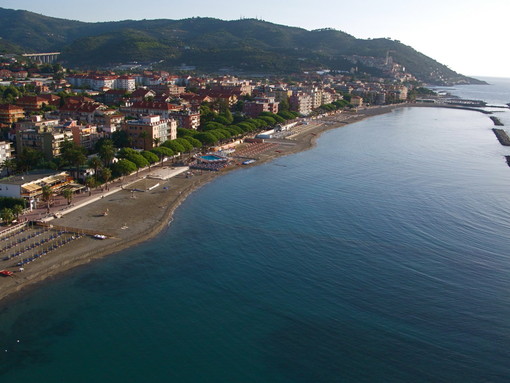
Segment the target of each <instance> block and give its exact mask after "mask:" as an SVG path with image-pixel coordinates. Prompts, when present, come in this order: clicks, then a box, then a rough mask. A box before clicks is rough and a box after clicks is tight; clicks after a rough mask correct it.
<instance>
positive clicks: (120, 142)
mask: <svg viewBox="0 0 510 383" xmlns="http://www.w3.org/2000/svg"><path fill="white" fill-rule="evenodd" d="M112 141H113V145H115V147H117V148H126V147H129V146H131V145H130V144H131V142H130V141H129V136H128V134H127V132H126V131H124V130H117V131H116V132H113V133H112Z"/></svg>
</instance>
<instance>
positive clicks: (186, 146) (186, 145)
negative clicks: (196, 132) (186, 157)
mask: <svg viewBox="0 0 510 383" xmlns="http://www.w3.org/2000/svg"><path fill="white" fill-rule="evenodd" d="M172 141H174V142H177V143H178V144H179V145H181V146H182V147H183V148H184V151H185V152H191V151H192V150H193V145H191V144H190V142H189V141H188V140H186V139H184V138H176V139H175V140H172Z"/></svg>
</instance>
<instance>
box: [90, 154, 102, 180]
mask: <svg viewBox="0 0 510 383" xmlns="http://www.w3.org/2000/svg"><path fill="white" fill-rule="evenodd" d="M88 166H89V167H91V168H92V169H94V175H95V176H96V177H97V170H98V169H99V168H101V167H102V166H103V162H102V161H101V159H100V158H99V157H97V156H94V157H92V158H91V159H89V160H88Z"/></svg>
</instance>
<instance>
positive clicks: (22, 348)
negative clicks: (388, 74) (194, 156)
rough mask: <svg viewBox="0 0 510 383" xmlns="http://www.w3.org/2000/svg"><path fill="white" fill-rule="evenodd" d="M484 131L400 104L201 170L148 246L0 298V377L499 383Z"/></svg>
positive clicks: (506, 344) (507, 265)
mask: <svg viewBox="0 0 510 383" xmlns="http://www.w3.org/2000/svg"><path fill="white" fill-rule="evenodd" d="M509 101H510V100H509ZM506 113H508V112H506V111H503V112H501V115H502V116H504V118H507V114H506ZM492 127H493V125H492V122H491V121H490V120H489V118H488V116H486V115H483V114H480V113H476V112H469V111H455V110H448V109H429V108H414V109H402V110H399V111H397V112H395V113H391V114H388V115H383V116H378V117H375V118H371V119H368V120H365V121H362V122H359V123H356V124H353V125H349V126H347V127H344V128H342V129H336V130H333V131H329V132H327V133H325V134H324V135H322V136H321V137H320V138H319V140H318V146H317V147H316V148H314V149H312V150H309V151H307V152H303V153H299V154H296V155H292V156H288V157H284V158H280V159H277V160H276V161H274V162H272V163H269V164H265V165H261V166H256V167H250V168H243V169H241V170H240V171H236V172H233V173H230V174H227V175H226V176H223V177H220V178H218V179H217V180H215V181H214V182H212V183H211V184H208V185H206V186H205V187H203V188H202V189H200V190H198V191H197V192H196V193H194V194H193V195H192V196H191V197H190V198H189V199H188V200H187V201H186V202H185V203H184V204H183V205H182V206H181V207H180V208H179V209H178V210H177V212H176V215H175V220H174V221H173V223H172V225H171V226H170V227H169V228H168V229H167V230H165V231H164V232H163V233H161V235H160V236H159V237H158V238H156V239H155V240H152V241H150V242H148V243H145V244H143V245H140V246H138V247H136V248H133V249H130V250H129V251H123V252H122V253H120V254H116V255H113V256H111V257H108V258H106V259H104V260H101V261H98V262H95V263H93V264H91V265H87V266H85V267H81V268H79V269H77V270H75V271H73V272H71V273H68V274H67V275H65V276H64V277H61V278H58V279H56V280H53V281H50V282H48V283H44V284H42V285H41V286H39V287H38V288H37V289H35V290H33V291H31V292H30V293H29V294H26V295H24V296H23V297H22V298H21V299H19V300H18V301H17V302H16V303H14V304H10V305H9V306H8V307H3V308H2V309H1V311H0V312H1V316H0V350H3V349H7V352H0V380H1V382H17V383H19V382H34V381H37V382H91V381H94V382H112V383H113V382H277V383H279V382H282V383H283V382H289V383H290V382H297V383H300V382H507V381H508V380H509V378H510V351H509V350H510V320H509V318H510V294H509V291H510V251H509V250H510V245H509V240H508V233H509V230H510V199H509V198H508V196H509V191H510V168H509V167H508V166H507V165H506V163H505V161H504V158H503V156H504V155H508V154H510V149H508V148H504V147H502V146H501V145H499V143H498V141H497V140H496V138H495V137H494V135H493V133H492V132H491V128H492ZM18 340H19V342H17V341H18Z"/></svg>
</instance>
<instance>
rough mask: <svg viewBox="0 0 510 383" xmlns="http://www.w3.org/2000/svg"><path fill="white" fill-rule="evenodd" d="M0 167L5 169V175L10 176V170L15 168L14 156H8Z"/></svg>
mask: <svg viewBox="0 0 510 383" xmlns="http://www.w3.org/2000/svg"><path fill="white" fill-rule="evenodd" d="M0 167H1V168H2V169H5V170H6V171H7V176H10V175H11V173H12V171H13V170H15V169H16V160H15V159H14V158H8V159H6V160H5V161H4V162H2V164H1V165H0Z"/></svg>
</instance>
